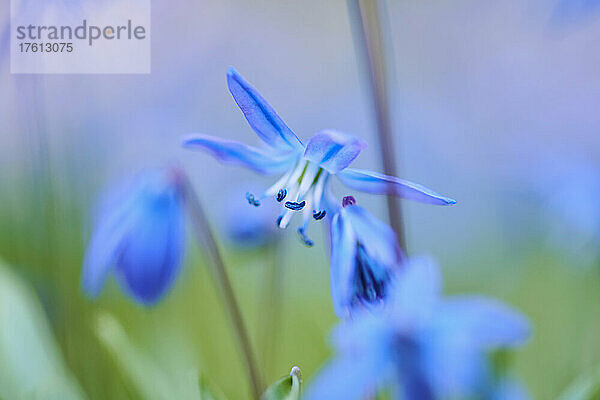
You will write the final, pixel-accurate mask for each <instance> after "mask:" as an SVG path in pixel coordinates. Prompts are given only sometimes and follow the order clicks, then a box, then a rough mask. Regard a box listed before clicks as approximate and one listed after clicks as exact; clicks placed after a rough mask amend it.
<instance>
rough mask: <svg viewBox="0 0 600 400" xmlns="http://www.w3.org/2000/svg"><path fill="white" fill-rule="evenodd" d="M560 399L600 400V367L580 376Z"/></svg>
mask: <svg viewBox="0 0 600 400" xmlns="http://www.w3.org/2000/svg"><path fill="white" fill-rule="evenodd" d="M560 400H600V368H598V369H596V370H595V371H593V372H591V373H588V374H585V375H583V376H582V377H580V378H578V379H577V380H576V381H575V382H574V383H573V384H572V385H571V386H569V387H568V388H567V390H565V391H564V392H563V394H562V395H561V396H560Z"/></svg>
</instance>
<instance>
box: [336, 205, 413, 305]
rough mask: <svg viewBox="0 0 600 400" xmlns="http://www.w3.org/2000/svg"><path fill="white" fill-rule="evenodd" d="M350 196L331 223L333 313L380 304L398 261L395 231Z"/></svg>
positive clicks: (398, 249) (400, 252)
mask: <svg viewBox="0 0 600 400" xmlns="http://www.w3.org/2000/svg"><path fill="white" fill-rule="evenodd" d="M355 203H356V201H355V200H354V198H353V197H352V196H347V197H345V198H344V200H343V202H342V204H343V207H342V208H341V210H340V211H339V212H338V213H336V214H335V215H334V216H333V219H332V222H331V294H332V297H333V304H334V309H335V312H336V314H337V315H338V316H339V317H347V316H349V315H350V312H351V311H352V309H354V308H356V306H366V307H371V306H378V305H381V304H382V302H383V300H384V298H385V296H386V293H387V291H388V290H389V285H390V283H391V282H390V280H391V278H392V276H393V275H394V272H395V271H396V269H397V267H398V265H399V264H400V261H401V256H402V250H401V249H400V246H399V244H398V239H397V237H396V234H395V232H394V231H393V230H392V228H390V227H389V226H388V225H386V224H384V223H383V222H381V221H379V220H378V219H377V218H375V216H373V215H372V214H371V213H369V212H368V211H367V210H365V209H364V208H362V207H360V206H357V205H355Z"/></svg>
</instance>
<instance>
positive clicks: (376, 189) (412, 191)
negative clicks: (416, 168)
mask: <svg viewBox="0 0 600 400" xmlns="http://www.w3.org/2000/svg"><path fill="white" fill-rule="evenodd" d="M338 177H339V178H340V180H341V181H342V182H343V183H344V184H345V185H346V186H348V187H350V188H352V189H355V190H360V191H361V192H367V193H373V194H391V195H394V196H399V197H402V198H405V199H410V200H415V201H419V202H421V203H428V204H436V205H442V206H447V205H451V204H455V203H456V201H455V200H452V199H450V198H448V197H444V196H441V195H439V194H437V193H436V192H434V191H433V190H431V189H428V188H426V187H425V186H421V185H419V184H417V183H413V182H409V181H405V180H403V179H400V178H396V177H395V176H388V175H383V174H379V173H377V172H373V171H366V170H360V169H350V168H348V169H346V170H344V171H342V172H340V173H339V174H338Z"/></svg>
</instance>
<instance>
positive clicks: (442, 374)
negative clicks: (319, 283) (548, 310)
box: [305, 258, 529, 400]
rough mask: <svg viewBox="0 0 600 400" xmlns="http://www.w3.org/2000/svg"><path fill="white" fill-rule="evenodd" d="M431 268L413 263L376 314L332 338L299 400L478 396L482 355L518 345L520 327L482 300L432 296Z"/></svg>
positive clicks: (509, 313)
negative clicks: (331, 349) (326, 357)
mask: <svg viewBox="0 0 600 400" xmlns="http://www.w3.org/2000/svg"><path fill="white" fill-rule="evenodd" d="M440 286H441V284H440V277H439V270H438V266H437V265H436V264H435V263H434V262H433V261H432V260H430V259H428V258H413V259H410V260H409V261H407V262H406V263H405V264H404V265H403V268H402V269H401V270H400V272H399V274H398V275H397V278H396V280H395V285H394V287H393V288H391V289H390V290H391V292H390V296H389V298H388V301H387V302H386V305H385V307H384V309H382V310H381V311H380V312H367V311H363V312H362V313H359V314H357V315H353V318H352V319H349V320H346V321H344V322H343V323H342V324H340V325H339V326H338V328H337V329H336V330H335V332H334V335H333V337H334V343H335V344H336V347H337V355H336V356H335V357H334V359H333V360H332V361H331V362H330V363H329V364H328V365H327V366H325V368H324V369H323V370H322V371H321V372H320V374H319V375H318V376H317V377H316V378H315V380H314V381H313V383H312V385H311V386H310V387H309V388H308V390H307V392H306V396H305V399H308V400H313V399H315V400H316V399H330V400H336V399H340V400H342V399H343V400H353V399H356V400H359V399H360V400H362V399H364V398H366V396H367V395H371V396H372V395H374V394H375V393H376V392H377V391H378V390H379V389H382V388H389V389H390V390H392V392H393V393H394V394H395V397H394V398H398V399H406V400H415V399H418V400H428V399H437V398H463V397H462V396H468V395H473V394H475V393H478V391H479V389H480V388H479V386H480V385H481V384H482V382H485V381H486V375H487V374H488V372H489V369H488V360H487V358H486V353H487V352H488V351H491V350H494V349H497V348H504V347H513V346H517V345H520V344H522V343H523V342H524V341H525V340H526V339H527V337H528V335H529V324H528V321H527V320H526V319H525V317H523V316H522V315H521V314H519V313H518V312H516V311H515V310H513V309H511V308H509V307H507V306H506V305H503V304H502V303H500V302H498V301H495V300H492V299H489V298H485V297H482V296H454V297H447V298H442V297H441V296H440Z"/></svg>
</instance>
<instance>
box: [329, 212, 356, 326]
mask: <svg viewBox="0 0 600 400" xmlns="http://www.w3.org/2000/svg"><path fill="white" fill-rule="evenodd" d="M355 254H356V238H355V236H354V233H353V231H352V228H351V227H350V225H349V224H347V223H346V222H345V221H344V218H343V217H342V216H341V215H340V214H339V213H338V214H336V215H335V216H334V217H333V220H332V222H331V267H330V272H331V277H330V280H331V281H330V285H331V297H332V300H333V308H334V310H335V313H336V314H337V316H338V317H340V318H344V317H347V316H348V307H350V300H351V297H352V278H353V276H352V275H353V266H354V256H355Z"/></svg>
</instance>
